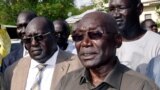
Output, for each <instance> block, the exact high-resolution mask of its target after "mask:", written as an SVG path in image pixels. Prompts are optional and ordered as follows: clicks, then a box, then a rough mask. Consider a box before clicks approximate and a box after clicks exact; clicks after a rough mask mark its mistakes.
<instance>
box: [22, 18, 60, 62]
mask: <svg viewBox="0 0 160 90" xmlns="http://www.w3.org/2000/svg"><path fill="white" fill-rule="evenodd" d="M53 32H54V27H53V24H52V22H51V21H50V20H48V19H47V18H45V17H36V18H34V19H32V20H31V21H30V22H29V24H28V25H27V27H26V30H25V36H24V38H23V42H24V43H25V47H26V49H27V50H28V52H29V54H30V56H31V58H33V59H34V60H36V61H38V62H40V63H44V62H46V61H47V60H48V59H49V58H50V57H51V56H52V55H53V54H54V53H55V51H56V50H57V42H56V39H55V37H54V35H53Z"/></svg>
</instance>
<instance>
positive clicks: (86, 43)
mask: <svg viewBox="0 0 160 90" xmlns="http://www.w3.org/2000/svg"><path fill="white" fill-rule="evenodd" d="M81 45H82V46H83V47H89V46H91V45H92V40H91V39H90V38H89V37H88V35H85V36H84V38H83V40H82V42H81Z"/></svg>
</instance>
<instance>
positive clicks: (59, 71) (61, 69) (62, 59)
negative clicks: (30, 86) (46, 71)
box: [51, 50, 72, 90]
mask: <svg viewBox="0 0 160 90" xmlns="http://www.w3.org/2000/svg"><path fill="white" fill-rule="evenodd" d="M71 55H72V54H68V53H66V52H64V51H62V50H60V51H59V53H58V57H57V61H56V66H55V69H54V74H53V78H52V84H51V90H55V87H56V86H57V84H58V81H59V80H60V79H61V78H62V76H63V75H65V74H66V73H67V72H68V70H69V67H70V63H69V62H66V61H67V59H68V58H69V57H71Z"/></svg>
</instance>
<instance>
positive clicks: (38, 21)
mask: <svg viewBox="0 0 160 90" xmlns="http://www.w3.org/2000/svg"><path fill="white" fill-rule="evenodd" d="M54 33H55V30H54V26H53V23H52V22H51V21H49V20H48V19H47V18H45V17H35V18H34V19H32V20H31V21H30V22H29V24H28V25H27V27H26V30H25V34H24V36H23V39H22V42H23V43H24V45H25V48H26V49H27V50H28V53H29V56H26V57H24V58H22V59H20V60H19V61H18V62H16V63H14V64H13V65H11V66H10V67H8V68H7V69H6V71H5V73H4V79H5V81H6V83H7V84H6V85H7V86H6V90H35V88H38V90H55V87H56V85H57V83H58V82H59V80H60V79H61V77H62V76H63V75H65V74H66V73H68V72H71V71H74V70H76V69H78V68H81V67H82V65H81V63H80V62H79V60H78V58H77V56H76V55H73V54H71V53H68V52H66V51H63V50H61V49H59V47H58V45H57V42H56V37H55V36H54ZM36 90H37V89H36Z"/></svg>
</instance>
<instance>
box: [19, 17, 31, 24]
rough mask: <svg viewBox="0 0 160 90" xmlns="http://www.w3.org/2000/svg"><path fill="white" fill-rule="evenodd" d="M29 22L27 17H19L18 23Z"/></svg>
mask: <svg viewBox="0 0 160 90" xmlns="http://www.w3.org/2000/svg"><path fill="white" fill-rule="evenodd" d="M28 22H29V20H27V18H26V17H19V18H18V19H17V24H23V23H28Z"/></svg>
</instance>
